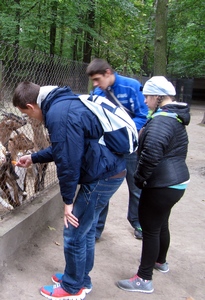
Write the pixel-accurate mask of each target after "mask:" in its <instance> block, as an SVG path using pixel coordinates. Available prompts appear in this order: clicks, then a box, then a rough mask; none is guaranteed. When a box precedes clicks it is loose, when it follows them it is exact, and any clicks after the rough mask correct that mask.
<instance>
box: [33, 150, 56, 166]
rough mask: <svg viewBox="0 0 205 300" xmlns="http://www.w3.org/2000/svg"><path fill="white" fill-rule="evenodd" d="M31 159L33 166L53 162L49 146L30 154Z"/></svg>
mask: <svg viewBox="0 0 205 300" xmlns="http://www.w3.org/2000/svg"><path fill="white" fill-rule="evenodd" d="M31 159H32V162H33V163H34V164H36V163H49V162H52V161H53V155H52V147H51V146H49V147H48V148H45V149H42V150H39V151H38V152H35V153H33V154H31Z"/></svg>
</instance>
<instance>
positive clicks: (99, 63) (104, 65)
mask: <svg viewBox="0 0 205 300" xmlns="http://www.w3.org/2000/svg"><path fill="white" fill-rule="evenodd" d="M107 69H109V70H111V72H112V73H113V69H112V67H111V66H110V65H109V64H108V62H107V61H106V60H104V59H101V58H95V59H93V60H92V61H91V63H90V64H89V65H88V67H87V69H86V74H87V75H88V76H93V75H95V74H103V75H104V74H105V73H106V71H107Z"/></svg>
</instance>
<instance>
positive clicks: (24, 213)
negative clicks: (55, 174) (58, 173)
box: [0, 184, 63, 265]
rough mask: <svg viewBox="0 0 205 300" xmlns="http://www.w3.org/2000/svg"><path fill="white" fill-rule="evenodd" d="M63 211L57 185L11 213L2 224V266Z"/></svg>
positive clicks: (0, 250)
mask: <svg viewBox="0 0 205 300" xmlns="http://www.w3.org/2000/svg"><path fill="white" fill-rule="evenodd" d="M62 211H63V201H62V198H61V196H60V190H59V186H58V184H56V185H55V186H53V187H51V188H49V189H47V190H46V191H45V192H43V193H42V194H41V195H39V196H38V197H36V198H35V200H33V201H32V202H31V203H28V205H25V207H20V208H19V209H16V210H15V211H14V212H11V213H10V214H9V215H8V216H7V217H6V218H5V219H3V220H2V221H1V223H0V225H1V226H0V265H3V264H4V261H6V260H7V259H8V257H9V256H10V255H12V254H14V253H15V251H16V250H17V249H18V248H19V247H20V246H22V245H24V244H26V243H28V241H29V240H30V239H31V238H32V236H33V234H34V233H35V232H36V231H39V230H40V229H41V228H43V226H44V225H45V224H46V223H47V222H49V221H51V220H53V219H54V218H55V217H56V215H58V214H59V213H61V214H62Z"/></svg>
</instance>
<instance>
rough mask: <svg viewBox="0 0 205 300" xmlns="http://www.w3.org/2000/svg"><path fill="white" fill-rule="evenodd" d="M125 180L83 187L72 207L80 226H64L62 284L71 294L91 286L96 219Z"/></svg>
mask: <svg viewBox="0 0 205 300" xmlns="http://www.w3.org/2000/svg"><path fill="white" fill-rule="evenodd" d="M123 180H124V178H109V179H104V180H99V181H95V182H93V183H90V184H83V185H81V187H80V190H79V192H78V195H77V197H76V200H75V203H74V208H73V214H74V215H75V216H76V217H77V218H78V220H79V226H78V228H75V227H73V226H72V225H69V226H68V228H64V255H65V261H66V266H65V270H64V275H63V277H62V283H61V286H62V288H63V289H64V290H65V291H66V292H68V293H70V294H76V293H77V292H78V291H79V290H80V289H81V288H83V287H90V286H91V279H90V276H89V273H90V271H91V270H92V268H93V265H94V251H95V231H96V223H97V220H98V218H99V214H100V213H101V211H102V210H103V209H104V207H105V206H106V205H108V202H109V199H110V198H111V197H112V195H113V194H114V193H115V192H116V191H117V189H118V188H119V187H120V185H121V184H122V182H123Z"/></svg>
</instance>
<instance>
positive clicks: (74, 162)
mask: <svg viewBox="0 0 205 300" xmlns="http://www.w3.org/2000/svg"><path fill="white" fill-rule="evenodd" d="M13 105H14V106H15V107H17V108H18V109H19V110H20V111H21V112H22V113H25V114H27V115H28V116H29V117H31V118H35V119H38V120H40V121H43V122H44V123H45V126H46V128H47V129H48V133H49V136H50V141H51V146H50V147H48V148H46V149H43V150H40V151H38V152H36V153H33V154H31V155H25V156H22V157H21V158H20V159H19V161H18V162H17V165H18V166H20V167H29V165H31V164H32V163H45V162H51V161H54V162H55V164H56V168H57V175H58V179H59V184H60V190H61V196H62V198H63V201H64V224H65V227H64V233H63V234H64V255H65V262H66V265H65V269H64V273H56V274H54V275H53V276H52V280H53V281H54V282H58V283H59V285H48V286H43V287H42V288H41V289H40V292H41V294H42V295H43V296H45V297H46V298H49V299H51V298H52V299H53V300H54V299H70V300H73V299H84V298H85V295H86V293H88V292H90V291H91V289H92V282H91V278H90V275H89V273H90V271H91V270H92V268H93V265H94V252H95V228H96V222H97V220H98V216H99V214H100V212H101V210H102V209H103V208H104V206H106V205H107V203H108V201H109V199H110V198H111V197H112V195H113V194H114V193H115V191H116V190H117V189H118V188H119V186H120V185H121V183H122V182H123V179H124V177H125V174H126V166H125V160H124V158H123V156H122V155H117V154H114V153H112V152H111V151H110V150H109V149H108V148H107V147H106V146H104V145H101V144H100V143H99V139H100V138H101V136H102V134H103V128H102V126H101V124H100V122H99V120H98V118H97V116H96V115H94V114H93V113H92V112H91V110H89V109H88V108H87V107H86V106H85V105H84V104H83V103H82V102H81V100H80V99H79V98H78V96H76V95H74V94H73V92H72V91H71V90H70V88H69V87H62V88H58V87H56V86H45V87H40V86H39V85H37V84H35V83H32V82H22V83H20V84H19V85H18V86H17V88H16V89H15V92H14V96H13ZM78 184H80V189H79V191H78V193H77V195H76V198H75V192H76V190H77V185H78ZM74 198H75V201H74Z"/></svg>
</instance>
